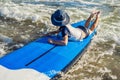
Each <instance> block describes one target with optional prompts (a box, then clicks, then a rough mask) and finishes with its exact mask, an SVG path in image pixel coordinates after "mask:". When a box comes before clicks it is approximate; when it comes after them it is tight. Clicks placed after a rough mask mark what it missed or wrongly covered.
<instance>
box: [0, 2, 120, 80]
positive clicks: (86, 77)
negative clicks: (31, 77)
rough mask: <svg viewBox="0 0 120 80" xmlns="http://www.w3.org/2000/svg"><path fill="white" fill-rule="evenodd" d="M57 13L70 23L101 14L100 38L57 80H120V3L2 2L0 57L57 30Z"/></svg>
mask: <svg viewBox="0 0 120 80" xmlns="http://www.w3.org/2000/svg"><path fill="white" fill-rule="evenodd" d="M56 9H64V10H65V11H66V12H67V13H68V14H69V16H70V19H71V20H70V22H71V23H74V22H77V21H79V20H84V19H87V18H88V16H89V15H90V13H91V12H92V11H94V10H100V11H101V16H100V22H99V26H98V29H97V35H96V36H95V37H94V39H93V40H92V42H91V44H90V46H89V47H88V49H87V50H86V52H85V53H84V55H83V56H82V57H81V58H80V59H79V60H78V61H77V62H76V64H74V65H73V66H72V67H71V68H70V69H69V70H68V71H67V72H66V73H62V74H61V76H62V77H61V78H59V79H58V80H120V1H119V0H0V57H2V56H4V55H6V54H7V53H9V52H11V51H14V50H16V49H18V48H20V47H22V46H24V45H25V44H27V43H29V42H31V41H33V40H35V39H37V38H39V37H40V36H42V34H44V33H47V32H49V31H53V30H56V29H57V28H58V27H55V26H53V25H52V24H51V21H50V17H51V14H52V13H53V12H54V11H55V10H56Z"/></svg>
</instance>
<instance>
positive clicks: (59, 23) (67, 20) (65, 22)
mask: <svg viewBox="0 0 120 80" xmlns="http://www.w3.org/2000/svg"><path fill="white" fill-rule="evenodd" d="M51 22H52V24H53V25H55V26H65V25H67V24H68V23H69V22H70V17H69V16H68V15H67V13H65V20H63V21H60V22H58V21H56V20H55V15H54V14H52V16H51Z"/></svg>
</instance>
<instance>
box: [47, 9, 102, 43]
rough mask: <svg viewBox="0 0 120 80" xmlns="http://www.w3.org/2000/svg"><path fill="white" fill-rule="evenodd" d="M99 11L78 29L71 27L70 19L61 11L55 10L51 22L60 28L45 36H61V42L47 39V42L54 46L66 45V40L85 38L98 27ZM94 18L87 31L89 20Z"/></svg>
mask: <svg viewBox="0 0 120 80" xmlns="http://www.w3.org/2000/svg"><path fill="white" fill-rule="evenodd" d="M99 14H100V11H96V12H93V13H92V14H91V15H90V16H89V18H88V19H87V21H86V23H85V25H84V26H80V27H77V28H75V27H72V26H71V25H70V24H69V22H70V17H69V16H68V14H67V13H66V12H65V11H63V10H59V9H58V10H56V11H55V12H54V13H53V14H52V16H51V22H52V24H53V25H55V26H59V27H60V28H59V29H58V30H56V31H53V32H49V33H47V34H46V35H52V34H56V33H60V32H61V34H62V40H54V39H51V38H49V39H48V42H49V43H51V44H56V45H67V43H68V40H71V39H72V40H75V41H80V40H82V39H84V38H86V37H87V36H88V35H89V34H90V33H91V32H92V31H93V30H94V29H95V28H96V26H97V25H98V20H99ZM93 17H95V20H94V22H93V25H92V27H91V28H90V29H89V28H88V26H89V24H90V21H91V19H92V18H93Z"/></svg>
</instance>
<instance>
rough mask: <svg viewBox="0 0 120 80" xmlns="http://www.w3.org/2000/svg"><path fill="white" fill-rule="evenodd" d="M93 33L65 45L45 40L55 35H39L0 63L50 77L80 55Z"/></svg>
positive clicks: (81, 22) (78, 23)
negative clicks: (32, 70) (39, 36)
mask: <svg viewBox="0 0 120 80" xmlns="http://www.w3.org/2000/svg"><path fill="white" fill-rule="evenodd" d="M84 24H85V20H84V21H79V22H77V23H74V24H71V25H72V26H74V27H77V26H80V25H81V26H83V25H84ZM91 25H92V22H91ZM91 25H90V26H91ZM90 26H89V27H90ZM95 33H96V30H94V31H93V33H91V34H90V35H89V36H88V37H87V38H85V39H83V40H82V41H77V42H73V41H69V42H68V45H67V46H58V45H53V44H49V43H48V42H47V39H48V38H50V37H51V38H54V39H58V38H57V37H56V36H49V37H41V38H39V39H37V40H35V41H33V42H31V43H29V44H28V45H26V46H24V47H22V48H20V49H18V50H16V51H13V52H11V53H9V54H8V55H6V56H4V57H2V58H1V59H0V65H2V66H4V67H7V68H9V69H12V70H16V69H23V68H30V69H34V70H36V71H38V72H40V73H44V74H45V75H47V76H48V77H49V78H50V79H52V78H54V77H55V76H56V75H57V74H58V73H60V72H61V71H63V70H65V68H67V67H68V66H69V65H70V64H71V63H72V62H73V61H74V60H75V59H76V58H77V57H78V55H82V51H83V50H84V49H85V48H86V47H87V46H88V44H89V43H90V42H91V40H92V37H93V36H94V35H95Z"/></svg>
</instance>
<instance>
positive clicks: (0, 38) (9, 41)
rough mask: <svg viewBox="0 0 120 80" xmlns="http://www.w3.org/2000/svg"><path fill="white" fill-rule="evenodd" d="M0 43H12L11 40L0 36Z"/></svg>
mask: <svg viewBox="0 0 120 80" xmlns="http://www.w3.org/2000/svg"><path fill="white" fill-rule="evenodd" d="M0 41H3V42H6V43H12V42H13V39H12V38H10V37H8V36H5V35H2V34H0Z"/></svg>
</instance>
